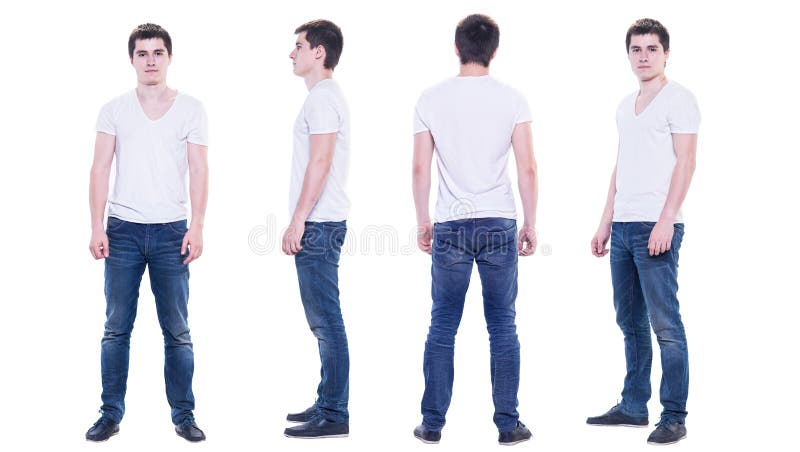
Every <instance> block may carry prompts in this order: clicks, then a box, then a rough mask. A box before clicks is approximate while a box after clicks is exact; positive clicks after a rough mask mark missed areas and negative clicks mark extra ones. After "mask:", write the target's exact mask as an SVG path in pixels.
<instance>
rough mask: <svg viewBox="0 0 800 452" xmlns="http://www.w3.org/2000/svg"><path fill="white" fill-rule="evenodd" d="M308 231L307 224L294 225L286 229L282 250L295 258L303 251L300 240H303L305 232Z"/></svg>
mask: <svg viewBox="0 0 800 452" xmlns="http://www.w3.org/2000/svg"><path fill="white" fill-rule="evenodd" d="M305 230H306V224H305V223H292V224H290V225H289V226H288V227H287V228H286V232H284V233H283V242H282V244H281V249H282V250H283V252H284V253H285V254H287V255H289V256H294V255H295V254H297V253H299V252H300V250H302V249H303V247H302V246H300V240H301V239H302V238H303V232H305Z"/></svg>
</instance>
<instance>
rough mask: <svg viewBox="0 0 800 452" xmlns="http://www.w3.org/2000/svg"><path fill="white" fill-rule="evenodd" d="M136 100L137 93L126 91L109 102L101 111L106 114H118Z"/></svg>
mask: <svg viewBox="0 0 800 452" xmlns="http://www.w3.org/2000/svg"><path fill="white" fill-rule="evenodd" d="M135 98H136V91H135V90H131V91H126V92H124V93H122V94H120V95H119V96H116V97H114V98H113V99H111V100H109V101H108V102H106V103H105V104H103V106H102V107H101V108H100V110H101V111H104V112H109V113H111V112H117V111H119V109H120V108H121V107H123V106H125V105H127V104H129V103H131V101H132V99H135Z"/></svg>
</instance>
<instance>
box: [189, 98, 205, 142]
mask: <svg viewBox="0 0 800 452" xmlns="http://www.w3.org/2000/svg"><path fill="white" fill-rule="evenodd" d="M186 141H188V142H189V143H192V144H199V145H200V146H208V116H207V115H206V109H205V107H203V104H202V103H200V102H197V105H196V106H195V107H194V112H193V114H192V117H191V119H190V120H189V134H188V135H187V137H186Z"/></svg>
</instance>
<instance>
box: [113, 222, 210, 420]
mask: <svg viewBox="0 0 800 452" xmlns="http://www.w3.org/2000/svg"><path fill="white" fill-rule="evenodd" d="M106 233H107V235H108V245H109V253H108V257H107V258H106V259H105V294H106V324H105V333H104V335H103V340H102V343H101V354H100V362H101V369H102V380H103V393H102V396H101V397H102V401H103V406H102V408H101V411H102V413H103V416H104V417H107V418H110V419H111V420H113V421H114V422H117V423H118V422H120V421H121V420H122V416H123V414H124V413H125V391H126V389H127V380H128V361H129V350H130V338H131V331H132V330H133V322H134V320H135V319H136V307H137V303H138V299H139V285H140V283H141V281H142V275H143V274H144V269H145V267H148V268H149V272H148V273H149V275H150V287H151V288H152V290H153V295H154V296H155V300H156V312H157V313H158V323H159V324H160V325H161V332H162V334H163V335H164V380H165V382H166V389H167V401H168V402H169V406H170V407H171V408H172V422H173V423H175V424H180V423H181V422H182V421H184V420H186V419H191V418H192V417H193V415H192V410H194V394H193V393H192V375H193V373H194V352H193V349H192V339H191V337H190V336H189V324H188V322H187V317H188V314H187V303H188V301H189V267H188V266H187V265H184V263H183V259H184V257H185V256H184V257H182V256H181V243H182V241H183V236H184V235H185V234H186V220H182V221H176V222H174V223H166V224H139V223H131V222H127V221H123V220H119V219H117V218H114V217H109V218H108V226H107V230H106Z"/></svg>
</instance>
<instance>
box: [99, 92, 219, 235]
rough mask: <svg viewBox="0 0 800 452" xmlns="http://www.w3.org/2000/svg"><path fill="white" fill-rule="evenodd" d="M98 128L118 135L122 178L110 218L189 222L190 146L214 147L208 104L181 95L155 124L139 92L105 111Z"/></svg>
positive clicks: (112, 200)
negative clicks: (210, 133)
mask: <svg viewBox="0 0 800 452" xmlns="http://www.w3.org/2000/svg"><path fill="white" fill-rule="evenodd" d="M96 128H97V131H98V132H103V133H107V134H109V135H114V136H115V137H116V147H115V148H114V154H115V157H116V171H117V174H116V180H115V182H114V189H113V191H112V194H111V196H109V199H108V215H109V216H112V217H116V218H119V219H120V220H125V221H131V222H134V223H169V222H173V221H178V220H183V219H185V218H186V216H187V215H186V214H187V200H188V194H187V183H186V179H187V177H186V176H187V170H188V167H189V160H188V156H187V143H194V144H199V145H203V146H208V119H207V117H206V112H205V109H204V108H203V104H201V103H200V101H198V100H197V99H195V98H193V97H190V96H187V95H185V94H181V93H178V96H177V97H176V98H175V101H174V102H173V104H172V106H171V107H170V109H169V110H168V111H167V112H166V113H165V114H164V116H162V117H161V118H159V119H158V120H156V121H153V120H151V119H150V118H148V117H147V115H145V113H144V110H143V109H142V106H141V104H140V103H139V99H138V97H137V96H136V90H135V89H134V90H131V91H129V92H127V93H125V94H123V95H121V96H119V97H117V98H115V99H114V100H112V101H111V102H109V103H107V104H105V105H104V106H103V108H101V109H100V115H99V116H98V118H97V127H96Z"/></svg>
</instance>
